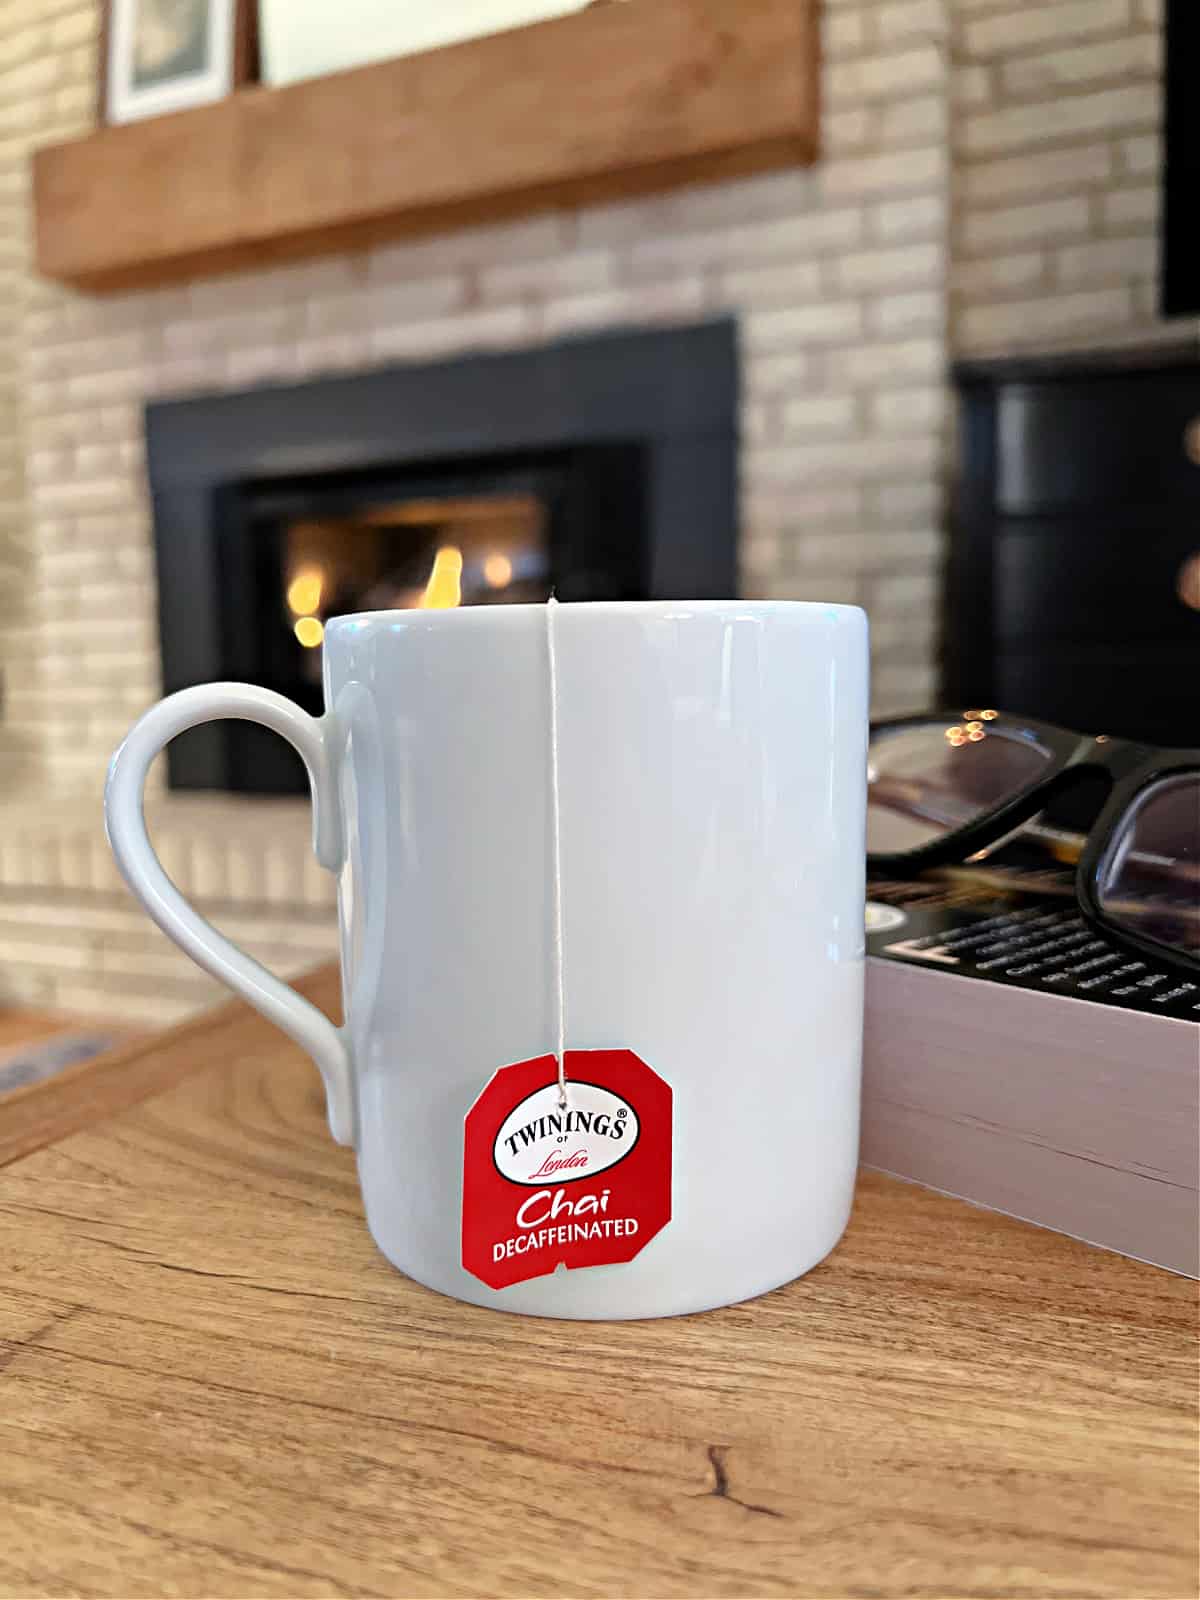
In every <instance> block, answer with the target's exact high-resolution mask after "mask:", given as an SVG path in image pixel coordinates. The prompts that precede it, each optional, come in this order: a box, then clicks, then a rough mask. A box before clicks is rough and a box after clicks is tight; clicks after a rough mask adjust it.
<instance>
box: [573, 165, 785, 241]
mask: <svg viewBox="0 0 1200 1600" xmlns="http://www.w3.org/2000/svg"><path fill="white" fill-rule="evenodd" d="M812 193H813V177H812V173H811V172H810V171H809V170H808V169H807V168H804V167H784V168H781V169H777V170H776V171H774V172H766V173H763V174H762V175H761V176H759V177H756V178H737V179H733V180H726V181H725V182H722V183H712V184H700V185H697V186H696V187H694V188H693V187H687V188H682V189H673V190H672V191H671V192H670V193H669V194H666V195H663V196H661V197H660V198H658V200H657V201H652V202H649V203H646V202H643V203H642V205H643V216H644V217H645V218H646V219H647V221H648V224H649V226H650V228H651V229H652V230H653V229H655V228H656V227H657V226H659V225H660V224H661V226H662V227H663V228H666V229H669V230H671V231H677V230H684V229H689V228H699V229H707V228H721V227H728V226H730V225H734V226H737V225H739V224H741V223H746V222H751V221H764V222H768V221H771V220H772V219H777V218H783V217H791V216H795V214H796V212H797V211H800V210H803V209H804V208H805V207H806V206H807V205H808V204H809V203H810V201H811V198H812ZM589 215H590V213H588V212H584V213H583V215H582V217H581V218H580V243H581V244H586V243H588V241H587V239H586V237H585V228H584V225H585V223H586V221H587V219H588V216H589Z"/></svg>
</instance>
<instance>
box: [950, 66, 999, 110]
mask: <svg viewBox="0 0 1200 1600" xmlns="http://www.w3.org/2000/svg"><path fill="white" fill-rule="evenodd" d="M994 98H995V93H994V78H993V74H992V71H991V68H990V67H987V66H983V65H981V64H974V65H972V64H969V63H966V62H962V61H955V62H954V65H953V69H952V71H951V73H950V100H951V103H952V104H953V105H954V106H956V107H957V108H959V109H961V110H964V111H965V110H970V109H972V108H974V107H977V106H986V105H987V104H988V103H989V102H990V101H992V100H993V99H994Z"/></svg>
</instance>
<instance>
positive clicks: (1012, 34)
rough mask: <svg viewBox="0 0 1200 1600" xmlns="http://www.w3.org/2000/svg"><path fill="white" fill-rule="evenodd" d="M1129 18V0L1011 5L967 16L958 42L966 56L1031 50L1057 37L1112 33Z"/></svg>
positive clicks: (1067, 0) (1066, 0) (1053, 0)
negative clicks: (975, 15) (1011, 6)
mask: <svg viewBox="0 0 1200 1600" xmlns="http://www.w3.org/2000/svg"><path fill="white" fill-rule="evenodd" d="M1129 20H1130V9H1129V0H1050V3H1048V4H1024V5H1020V6H1014V7H1013V8H1012V10H1010V11H1001V12H998V13H997V14H996V15H995V16H986V17H978V18H973V17H967V18H965V19H964V21H963V24H962V29H961V41H962V45H963V48H964V50H965V52H966V54H967V55H968V57H972V58H975V59H978V58H979V57H981V56H996V55H1010V54H1012V53H1014V52H1015V51H1026V50H1034V49H1036V48H1037V47H1038V46H1039V45H1046V44H1055V43H1057V42H1058V41H1059V40H1060V39H1082V38H1086V37H1087V36H1088V35H1089V34H1101V33H1115V32H1117V31H1118V30H1120V29H1121V28H1124V27H1127V26H1128V24H1129Z"/></svg>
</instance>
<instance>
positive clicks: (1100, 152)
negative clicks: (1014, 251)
mask: <svg viewBox="0 0 1200 1600" xmlns="http://www.w3.org/2000/svg"><path fill="white" fill-rule="evenodd" d="M1112 168H1113V156H1112V151H1111V149H1110V148H1109V146H1108V145H1107V144H1102V143H1088V144H1082V145H1074V146H1067V147H1066V148H1057V149H1050V150H1028V151H1025V152H1023V153H1022V154H1021V155H1019V156H1004V157H1002V158H1000V159H999V160H996V161H972V162H966V163H964V164H963V166H962V168H961V169H960V171H959V173H958V175H957V176H958V182H959V185H960V188H959V193H960V194H961V196H962V199H963V201H964V203H965V204H966V206H968V207H971V206H975V205H978V204H979V203H980V202H985V203H986V202H988V201H1000V200H1010V201H1011V200H1014V199H1026V198H1034V197H1041V196H1045V195H1052V194H1057V193H1061V192H1064V191H1065V192H1067V193H1071V194H1074V193H1077V192H1078V191H1079V190H1080V189H1081V188H1083V187H1084V186H1085V185H1088V184H1094V183H1101V182H1104V181H1105V180H1107V179H1108V178H1109V177H1110V176H1111V174H1112Z"/></svg>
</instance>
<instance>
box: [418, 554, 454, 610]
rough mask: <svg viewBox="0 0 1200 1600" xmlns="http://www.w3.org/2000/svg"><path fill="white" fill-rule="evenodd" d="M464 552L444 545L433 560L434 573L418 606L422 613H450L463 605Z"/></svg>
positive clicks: (430, 575) (431, 574) (430, 576)
mask: <svg viewBox="0 0 1200 1600" xmlns="http://www.w3.org/2000/svg"><path fill="white" fill-rule="evenodd" d="M462 569H463V558H462V551H461V550H460V549H458V547H457V546H456V545H452V544H448V545H443V546H442V548H441V549H440V550H439V551H438V553H437V555H435V556H434V558H433V571H432V572H431V573H430V574H429V582H428V583H427V584H426V585H425V592H424V594H422V596H421V598H420V600H419V601H418V605H419V607H420V609H421V610H422V611H449V610H451V608H452V607H454V606H457V605H461V604H462Z"/></svg>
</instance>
